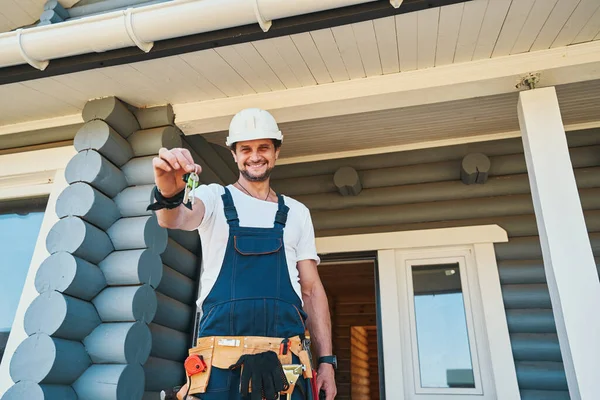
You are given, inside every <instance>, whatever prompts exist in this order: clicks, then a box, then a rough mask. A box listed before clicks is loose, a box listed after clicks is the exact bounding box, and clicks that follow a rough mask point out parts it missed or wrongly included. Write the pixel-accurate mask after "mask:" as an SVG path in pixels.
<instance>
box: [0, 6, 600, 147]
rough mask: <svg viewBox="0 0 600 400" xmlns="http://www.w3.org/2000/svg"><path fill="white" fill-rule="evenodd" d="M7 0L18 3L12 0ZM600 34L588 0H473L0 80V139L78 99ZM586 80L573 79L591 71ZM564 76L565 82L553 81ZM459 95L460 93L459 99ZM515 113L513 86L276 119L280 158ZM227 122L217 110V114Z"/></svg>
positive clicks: (191, 95)
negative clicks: (282, 141) (283, 146)
mask: <svg viewBox="0 0 600 400" xmlns="http://www.w3.org/2000/svg"><path fill="white" fill-rule="evenodd" d="M11 1H12V2H14V3H15V4H17V2H16V0H11ZM32 2H34V0H30V1H29V3H32ZM19 3H20V2H19ZM599 39H600V3H599V2H598V1H597V0H527V1H525V0H519V1H517V0H473V1H469V2H464V3H458V4H453V5H449V6H444V7H438V8H431V9H427V10H423V11H418V12H412V13H407V14H400V15H397V16H393V17H387V18H382V19H376V20H370V21H366V22H360V23H355V24H350V25H345V26H339V27H333V28H327V29H321V30H318V31H311V32H305V33H300V34H294V35H289V36H283V37H278V38H272V39H266V40H260V41H255V42H249V43H243V44H236V45H231V46H225V47H218V48H215V49H209V50H203V51H199V52H192V53H186V54H181V55H177V56H171V57H165V58H160V59H155V60H150V61H143V62H138V63H132V64H126V65H119V66H111V67H105V68H101V69H95V70H88V71H82V72H77V73H72V74H67V75H60V76H54V77H48V78H43V79H37V80H30V81H24V82H19V83H12V84H5V85H0V135H2V134H10V133H15V132H19V131H24V130H32V129H40V128H44V127H46V126H57V125H67V124H74V123H78V122H80V121H81V117H80V114H81V110H82V108H83V106H84V105H85V103H86V102H87V101H88V100H90V99H94V98H99V97H106V96H118V97H119V98H121V99H122V100H124V101H125V102H127V103H129V104H132V105H133V106H136V107H145V106H154V105H162V104H166V103H171V104H173V105H175V106H182V105H187V104H195V105H199V106H200V107H201V106H202V103H203V102H207V104H209V103H210V104H212V107H215V105H214V104H215V103H214V102H215V101H221V100H227V101H230V100H231V101H236V102H237V101H242V102H243V101H245V99H246V98H248V99H250V98H252V96H256V95H265V94H272V95H273V96H274V97H271V98H270V99H271V100H273V99H275V100H276V98H277V97H278V95H277V94H278V93H285V92H286V90H288V89H295V90H296V89H299V88H317V87H319V86H320V87H327V86H328V85H330V84H333V83H336V84H339V83H341V82H344V81H346V82H348V81H352V82H361V81H362V80H364V79H368V78H372V77H378V76H383V75H387V76H394V75H396V76H402V74H403V73H405V72H407V71H415V70H430V71H436V67H442V66H449V65H451V64H456V66H457V67H459V66H462V65H471V64H473V65H477V64H474V63H476V62H479V61H478V60H488V59H502V60H503V59H506V58H507V57H505V56H509V57H508V58H510V56H511V55H516V54H518V53H519V54H523V53H533V52H536V51H541V50H546V49H550V48H564V47H565V46H569V45H572V44H578V43H584V42H592V41H596V40H599ZM592 69H593V70H594V71H595V69H594V68H592ZM440 71H441V69H440ZM423 72H426V71H423ZM583 75H585V74H582V76H583ZM407 76H408V75H407ZM590 76H591V77H590V78H583V79H582V80H585V79H596V78H597V77H596V75H594V74H591V75H590ZM572 81H574V80H569V79H566V80H564V82H563V83H565V82H572ZM557 84H558V83H557ZM577 85H579V84H573V85H565V86H564V87H561V88H559V95H560V98H561V102H562V103H564V104H562V105H563V106H564V107H565V110H564V112H565V121H570V122H567V123H581V122H585V119H586V118H587V116H589V115H591V114H592V113H595V115H599V114H598V109H597V108H596V107H597V104H598V101H597V99H598V91H599V89H598V86H599V85H598V84H597V83H595V82H594V83H586V84H580V85H579V86H577ZM574 88H578V89H574ZM290 93H292V92H290ZM497 93H502V92H497ZM577 93H578V94H579V96H580V97H579V99H576V97H577V96H576V94H577ZM587 93H589V95H588V94H587ZM473 96H478V95H473ZM473 96H471V97H473ZM465 97H468V96H463V97H462V98H465ZM456 98H461V97H460V96H457V97H456ZM219 99H221V100H219ZM437 101H443V100H439V99H438V100H437ZM576 102H577V105H575V103H576ZM236 104H238V103H236ZM398 107H400V106H398ZM180 108H181V107H180ZM177 109H178V108H177V107H176V110H177ZM210 109H211V110H212V108H210ZM492 110H493V111H492ZM515 110H516V94H515V93H510V94H502V95H497V96H490V97H486V98H484V99H478V98H474V99H465V100H459V101H448V102H443V103H438V104H429V105H423V106H415V107H405V108H396V109H389V110H382V111H376V112H363V113H357V114H355V115H351V116H343V117H341V116H340V117H332V118H319V119H313V120H308V121H293V122H285V123H284V124H283V128H284V129H285V132H286V142H287V143H294V146H287V149H288V150H287V151H288V153H286V154H285V156H286V157H298V156H304V155H307V154H311V153H312V152H314V150H315V146H317V147H318V148H327V149H328V152H331V151H342V150H353V149H358V148H361V147H364V136H363V135H364V133H365V131H367V130H368V132H369V138H370V139H371V138H372V139H377V143H373V146H375V145H379V146H388V145H392V144H404V143H411V142H414V141H417V140H423V137H424V136H426V137H427V139H428V140H429V139H431V140H436V139H443V138H452V137H457V136H468V135H479V134H487V133H493V132H505V131H513V130H515V129H517V125H516V114H515ZM592 111H593V112H592ZM57 117H59V118H57ZM228 118H229V117H226V116H224V118H223V120H225V119H228ZM313 118H314V117H313ZM46 119H56V121H55V122H52V123H49V124H47V123H46V121H43V120H46ZM38 121H39V122H38ZM288 121H290V120H288ZM375 122H376V123H375ZM13 124H15V125H14V126H11V125H13ZM199 124H200V125H202V123H201V122H200V123H199ZM194 129H195V127H193V126H192V128H189V129H188V128H186V129H184V131H185V133H186V134H194V133H203V134H206V135H207V137H208V138H209V140H214V141H216V142H218V143H222V137H223V133H222V132H220V131H221V130H222V129H223V123H219V124H216V125H215V126H214V127H213V125H210V124H209V125H207V124H204V125H203V126H202V128H200V129H198V130H197V131H194ZM399 132H401V134H399ZM324 136H326V137H324ZM301 138H302V140H300V139H301ZM342 138H343V140H341V139H342Z"/></svg>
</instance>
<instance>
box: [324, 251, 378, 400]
mask: <svg viewBox="0 0 600 400" xmlns="http://www.w3.org/2000/svg"><path fill="white" fill-rule="evenodd" d="M319 274H320V276H321V280H322V281H323V285H324V286H325V291H326V292H327V296H328V299H329V307H330V310H331V319H332V336H333V351H334V354H336V355H337V357H338V370H337V372H336V383H337V387H338V395H337V397H336V399H339V400H350V399H351V400H378V399H380V398H383V396H381V395H380V376H379V361H380V360H379V339H378V338H379V333H378V322H377V313H378V312H377V309H378V307H377V301H378V300H377V294H376V293H377V291H376V279H375V260H360V261H345V262H341V261H327V262H323V263H321V265H320V266H319Z"/></svg>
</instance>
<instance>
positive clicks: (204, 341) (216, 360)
mask: <svg viewBox="0 0 600 400" xmlns="http://www.w3.org/2000/svg"><path fill="white" fill-rule="evenodd" d="M265 351H273V352H275V354H277V357H278V358H279V361H280V362H281V364H282V366H284V368H285V366H286V365H290V364H292V354H295V355H296V356H297V357H298V358H299V359H300V363H301V364H302V366H303V367H304V368H303V376H304V377H305V378H312V376H313V374H312V368H311V363H310V356H309V354H308V352H307V351H306V350H305V349H304V348H303V343H302V339H301V338H300V337H299V336H295V337H292V338H273V337H260V336H210V337H203V338H199V339H198V340H197V341H196V347H194V348H191V349H189V357H188V359H187V360H186V365H185V366H186V373H187V374H188V376H189V377H190V386H189V394H197V393H205V392H206V388H207V386H208V382H209V379H210V373H211V370H212V368H213V367H216V368H222V369H228V368H229V367H230V366H232V365H234V364H236V363H237V362H238V360H239V359H240V357H241V356H243V355H246V354H258V353H263V352H265ZM294 386H295V382H294V384H290V388H289V389H288V390H286V391H285V392H281V393H282V394H288V393H291V392H292V391H293V390H294Z"/></svg>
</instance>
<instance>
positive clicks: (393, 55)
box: [373, 16, 400, 74]
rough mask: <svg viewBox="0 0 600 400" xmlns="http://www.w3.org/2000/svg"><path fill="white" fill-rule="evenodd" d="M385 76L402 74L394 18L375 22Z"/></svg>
mask: <svg viewBox="0 0 600 400" xmlns="http://www.w3.org/2000/svg"><path fill="white" fill-rule="evenodd" d="M373 26H374V27H375V35H376V37H377V46H378V50H379V58H380V60H381V68H382V72H383V74H391V73H395V72H400V60H399V58H398V42H397V36H396V35H397V34H396V20H395V18H394V17H393V16H392V17H386V18H379V19H376V20H373Z"/></svg>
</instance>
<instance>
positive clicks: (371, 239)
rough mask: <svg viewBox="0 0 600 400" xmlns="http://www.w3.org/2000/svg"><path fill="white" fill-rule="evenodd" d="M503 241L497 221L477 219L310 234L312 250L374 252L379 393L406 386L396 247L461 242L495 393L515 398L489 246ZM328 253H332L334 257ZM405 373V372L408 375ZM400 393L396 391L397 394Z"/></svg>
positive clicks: (402, 391)
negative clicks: (476, 290)
mask: <svg viewBox="0 0 600 400" xmlns="http://www.w3.org/2000/svg"><path fill="white" fill-rule="evenodd" d="M503 242H508V235H507V233H506V231H505V230H504V229H502V228H501V227H500V226H498V225H478V226H466V227H452V228H442V229H425V230H416V231H401V232H386V233H371V234H358V235H345V236H331V237H320V238H317V239H316V244H317V252H318V253H319V254H320V255H323V257H324V259H325V258H327V256H328V255H331V256H334V255H335V256H338V257H339V256H340V255H343V254H345V253H350V254H351V253H355V254H356V253H360V252H373V251H374V252H377V259H376V262H375V268H376V271H375V272H376V278H377V282H378V285H377V288H376V293H377V295H378V328H381V332H380V334H379V335H380V338H381V348H380V359H381V360H382V367H383V368H381V370H380V381H381V380H382V381H383V382H384V385H383V387H384V388H385V390H384V391H383V392H382V393H384V396H385V394H390V396H391V395H392V394H393V397H394V398H395V399H399V400H404V399H405V393H406V390H407V388H406V387H405V385H404V381H405V376H407V371H406V370H405V368H407V367H406V366H405V365H403V364H404V363H402V362H398V360H402V359H403V354H404V352H406V351H407V349H403V346H402V341H401V340H400V338H401V337H402V329H401V321H400V320H401V304H402V301H403V300H402V299H400V298H399V290H398V280H397V274H396V270H397V268H396V251H398V250H424V251H428V250H436V249H440V248H449V247H455V246H466V247H468V248H469V249H470V250H471V251H472V252H473V258H474V260H475V263H476V266H477V275H478V280H479V287H480V293H481V294H480V296H479V297H478V298H476V299H474V301H480V302H481V303H480V304H481V306H482V308H483V310H484V313H483V314H484V318H483V323H484V325H485V333H486V338H487V342H488V343H489V346H488V351H489V354H488V355H489V359H490V361H491V371H490V373H491V375H492V377H493V381H494V386H495V391H496V398H498V399H520V393H519V387H518V382H517V374H516V368H515V363H514V359H513V356H512V348H511V344H510V336H509V331H508V324H507V321H506V312H505V309H504V302H503V298H502V291H501V288H500V277H499V273H498V267H497V262H496V256H495V251H494V243H503ZM335 256H334V257H335ZM409 376H410V375H409ZM398 394H402V397H398Z"/></svg>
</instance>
